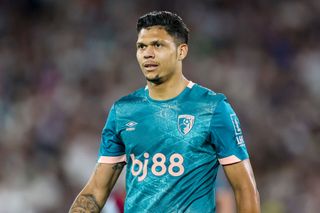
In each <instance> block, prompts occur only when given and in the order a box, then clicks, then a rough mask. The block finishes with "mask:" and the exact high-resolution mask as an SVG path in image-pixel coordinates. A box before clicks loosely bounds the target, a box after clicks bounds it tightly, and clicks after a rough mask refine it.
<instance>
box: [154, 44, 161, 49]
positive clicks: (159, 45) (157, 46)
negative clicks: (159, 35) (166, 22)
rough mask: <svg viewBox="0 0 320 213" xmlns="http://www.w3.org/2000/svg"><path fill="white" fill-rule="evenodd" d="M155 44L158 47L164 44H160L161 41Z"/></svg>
mask: <svg viewBox="0 0 320 213" xmlns="http://www.w3.org/2000/svg"><path fill="white" fill-rule="evenodd" d="M154 46H155V47H156V48H160V47H162V44H160V43H155V44H154Z"/></svg>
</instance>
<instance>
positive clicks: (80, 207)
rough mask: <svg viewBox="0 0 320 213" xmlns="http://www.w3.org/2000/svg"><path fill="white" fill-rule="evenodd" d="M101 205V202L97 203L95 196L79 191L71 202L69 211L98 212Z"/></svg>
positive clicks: (70, 212)
mask: <svg viewBox="0 0 320 213" xmlns="http://www.w3.org/2000/svg"><path fill="white" fill-rule="evenodd" d="M102 207H103V204H100V205H99V203H98V202H97V199H96V197H95V196H94V195H93V194H82V193H80V194H79V195H78V196H77V198H76V199H75V201H74V202H73V204H72V206H71V208H70V211H69V213H85V212H90V213H91V212H92V213H98V212H100V211H101V209H102Z"/></svg>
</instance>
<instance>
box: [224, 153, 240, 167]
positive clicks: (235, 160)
mask: <svg viewBox="0 0 320 213" xmlns="http://www.w3.org/2000/svg"><path fill="white" fill-rule="evenodd" d="M218 160H219V163H220V164H221V165H228V164H232V163H238V162H240V161H241V160H240V159H239V158H238V157H237V156H235V155H231V156H229V157H225V158H221V159H218Z"/></svg>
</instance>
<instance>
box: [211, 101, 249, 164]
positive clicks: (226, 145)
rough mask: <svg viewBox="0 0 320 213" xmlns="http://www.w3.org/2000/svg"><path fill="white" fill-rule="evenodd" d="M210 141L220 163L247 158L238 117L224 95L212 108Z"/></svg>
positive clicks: (234, 161)
mask: <svg viewBox="0 0 320 213" xmlns="http://www.w3.org/2000/svg"><path fill="white" fill-rule="evenodd" d="M210 125H211V126H210V131H211V141H212V145H213V146H214V148H215V150H216V153H217V157H218V160H219V162H220V164H222V165H226V164H232V163H236V162H240V161H242V160H244V159H247V158H249V155H248V152H247V148H246V146H245V142H244V139H243V135H242V130H241V127H240V122H239V119H238V117H237V115H236V113H235V112H234V110H233V109H232V107H231V105H230V104H229V103H228V101H227V99H226V98H225V97H224V98H223V99H222V100H221V101H219V102H218V103H217V105H216V106H215V108H214V113H213V116H212V120H211V124H210Z"/></svg>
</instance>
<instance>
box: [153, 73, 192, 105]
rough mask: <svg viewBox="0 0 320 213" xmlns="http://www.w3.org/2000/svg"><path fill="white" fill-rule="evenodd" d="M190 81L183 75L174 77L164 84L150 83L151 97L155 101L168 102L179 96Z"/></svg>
mask: <svg viewBox="0 0 320 213" xmlns="http://www.w3.org/2000/svg"><path fill="white" fill-rule="evenodd" d="M188 83H189V81H188V80H187V79H186V78H185V77H184V76H183V75H182V74H181V75H178V76H172V78H171V79H168V80H167V81H165V82H163V83H162V84H159V85H157V84H153V83H151V82H148V83H147V84H148V89H149V96H150V97H151V98H153V99H155V100H168V99H171V98H174V97H176V96H178V95H179V94H180V93H181V92H182V91H183V90H184V89H185V88H186V86H187V85H188Z"/></svg>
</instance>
